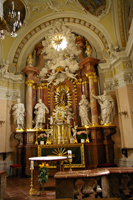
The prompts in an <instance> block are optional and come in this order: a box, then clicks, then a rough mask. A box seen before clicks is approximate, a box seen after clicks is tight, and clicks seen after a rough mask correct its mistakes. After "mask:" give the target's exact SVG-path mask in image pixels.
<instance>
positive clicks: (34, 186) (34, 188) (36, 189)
mask: <svg viewBox="0 0 133 200" xmlns="http://www.w3.org/2000/svg"><path fill="white" fill-rule="evenodd" d="M67 159H68V158H67V157H66V156H41V157H31V158H29V160H30V161H31V167H30V170H31V189H30V191H29V193H30V195H36V194H37V195H39V194H40V189H41V188H40V183H39V182H38V175H39V170H38V165H39V164H40V163H42V162H51V161H59V164H60V171H61V169H63V168H61V166H62V165H63V163H62V161H64V160H67ZM32 161H34V162H35V164H33V163H32Z"/></svg>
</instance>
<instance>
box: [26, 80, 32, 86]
mask: <svg viewBox="0 0 133 200" xmlns="http://www.w3.org/2000/svg"><path fill="white" fill-rule="evenodd" d="M26 84H27V86H32V85H33V84H34V81H33V80H28V81H26Z"/></svg>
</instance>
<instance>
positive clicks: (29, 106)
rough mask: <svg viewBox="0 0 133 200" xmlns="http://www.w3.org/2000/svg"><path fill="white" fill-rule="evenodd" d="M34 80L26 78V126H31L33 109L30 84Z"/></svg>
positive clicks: (31, 84)
mask: <svg viewBox="0 0 133 200" xmlns="http://www.w3.org/2000/svg"><path fill="white" fill-rule="evenodd" d="M33 83H34V81H33V80H28V81H26V84H27V102H26V103H27V108H26V128H32V119H33V109H32V86H33Z"/></svg>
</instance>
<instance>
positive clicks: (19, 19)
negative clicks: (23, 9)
mask: <svg viewBox="0 0 133 200" xmlns="http://www.w3.org/2000/svg"><path fill="white" fill-rule="evenodd" d="M18 20H20V11H18Z"/></svg>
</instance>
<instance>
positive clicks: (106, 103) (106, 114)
mask: <svg viewBox="0 0 133 200" xmlns="http://www.w3.org/2000/svg"><path fill="white" fill-rule="evenodd" d="M92 96H93V97H94V98H95V99H97V100H98V103H99V104H100V106H101V119H102V124H108V123H113V119H114V116H115V112H114V100H113V98H112V97H111V95H109V94H107V93H106V90H104V93H103V95H99V96H95V95H92Z"/></svg>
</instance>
